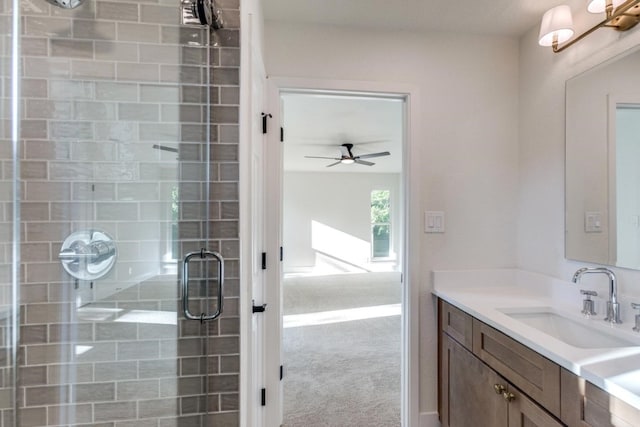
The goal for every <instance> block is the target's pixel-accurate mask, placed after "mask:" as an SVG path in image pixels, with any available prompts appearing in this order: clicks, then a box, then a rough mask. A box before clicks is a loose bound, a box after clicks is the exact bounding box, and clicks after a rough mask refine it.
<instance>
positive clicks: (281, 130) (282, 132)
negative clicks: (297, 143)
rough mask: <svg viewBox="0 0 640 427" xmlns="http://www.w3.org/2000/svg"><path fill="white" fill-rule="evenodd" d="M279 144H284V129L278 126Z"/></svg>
mask: <svg viewBox="0 0 640 427" xmlns="http://www.w3.org/2000/svg"><path fill="white" fill-rule="evenodd" d="M280 142H284V128H283V127H282V126H280Z"/></svg>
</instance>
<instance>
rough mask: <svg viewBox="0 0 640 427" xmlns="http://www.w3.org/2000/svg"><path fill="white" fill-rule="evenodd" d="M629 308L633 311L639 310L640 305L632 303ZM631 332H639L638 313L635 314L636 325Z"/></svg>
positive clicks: (639, 318) (639, 320) (639, 316)
mask: <svg viewBox="0 0 640 427" xmlns="http://www.w3.org/2000/svg"><path fill="white" fill-rule="evenodd" d="M631 308H633V309H634V310H640V304H637V303H635V302H632V303H631ZM633 330H634V331H635V332H640V312H639V313H638V314H636V325H635V326H634V327H633Z"/></svg>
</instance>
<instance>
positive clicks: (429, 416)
mask: <svg viewBox="0 0 640 427" xmlns="http://www.w3.org/2000/svg"><path fill="white" fill-rule="evenodd" d="M420 427H440V420H439V419H438V413H437V412H421V413H420Z"/></svg>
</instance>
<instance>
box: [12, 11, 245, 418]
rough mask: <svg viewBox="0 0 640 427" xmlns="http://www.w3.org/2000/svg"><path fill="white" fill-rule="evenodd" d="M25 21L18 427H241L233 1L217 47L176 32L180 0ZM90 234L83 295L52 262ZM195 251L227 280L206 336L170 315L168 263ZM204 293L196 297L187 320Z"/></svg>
mask: <svg viewBox="0 0 640 427" xmlns="http://www.w3.org/2000/svg"><path fill="white" fill-rule="evenodd" d="M0 1H2V0H0ZM21 4H22V10H21V13H22V24H23V36H22V38H21V42H22V73H23V80H22V109H23V121H22V143H21V153H22V162H21V174H22V175H21V176H22V203H21V209H22V219H21V221H22V224H21V227H22V239H23V246H22V284H21V311H22V319H21V332H22V334H21V345H20V360H19V376H18V378H19V384H18V390H17V398H18V415H17V416H18V418H19V420H20V423H21V424H20V425H21V426H23V427H26V426H44V425H47V426H60V425H65V426H66V425H92V426H102V425H104V426H110V427H125V426H137V427H140V426H142V427H145V426H153V427H161V426H167V427H169V426H171V427H176V426H181V427H187V426H203V425H216V426H236V425H238V424H239V398H238V390H239V370H240V366H239V365H240V363H239V360H240V358H239V317H238V316H239V312H238V307H239V303H238V298H239V279H238V277H239V241H238V218H239V210H238V170H239V167H238V161H239V159H238V144H239V125H238V120H239V65H240V44H239V40H240V39H239V31H240V28H239V21H240V20H239V1H238V0H223V1H219V2H218V6H219V7H221V8H222V12H223V16H224V18H225V21H226V23H227V26H226V28H225V29H223V30H220V31H218V32H212V33H211V34H210V35H209V34H208V33H207V31H204V30H202V29H199V28H196V27H184V26H181V25H179V10H180V4H179V1H178V0H175V1H169V0H139V1H136V0H126V1H93V0H87V1H86V2H85V3H84V4H83V5H82V6H80V7H79V8H77V9H73V10H63V9H60V8H57V7H54V6H52V5H49V4H48V3H47V2H46V1H45V0H32V1H28V2H21ZM0 13H4V14H5V15H6V14H7V13H8V12H7V10H4V9H3V10H1V11H0ZM3 22H4V21H3ZM207 37H210V40H208V39H207ZM208 82H211V86H210V87H209V86H208V85H207V83H208ZM3 83H4V84H6V79H5V81H4V82H3ZM3 102H4V100H3ZM3 118H5V117H3ZM208 123H210V126H207V124H208ZM2 135H3V138H4V137H5V136H4V135H6V131H4V130H3V132H2ZM154 146H156V147H155V148H154ZM6 163H7V162H6V161H5V160H4V157H3V161H2V162H1V163H0V166H1V167H2V169H3V170H2V172H3V176H6V173H4V169H6V168H7V165H6ZM2 211H3V212H4V215H6V211H7V208H6V206H5V207H4V209H3V210H2ZM86 228H96V229H101V230H104V231H106V232H107V233H108V234H110V235H111V236H112V237H113V238H114V240H115V241H116V244H117V247H118V261H117V263H116V266H115V268H114V270H112V271H111V272H110V273H109V274H108V275H107V276H106V277H104V278H102V279H98V280H95V281H94V282H93V283H92V282H89V281H76V280H74V279H73V278H72V277H71V276H69V275H68V274H67V273H66V272H64V271H63V269H62V266H61V263H60V262H59V260H58V253H59V251H60V247H61V244H62V242H63V240H64V239H65V238H66V237H67V236H68V235H69V234H70V233H71V232H72V231H76V230H82V229H86ZM159 236H160V237H159ZM175 236H179V238H180V240H179V241H175ZM203 246H207V247H208V248H209V249H212V250H217V251H220V252H221V253H222V254H223V256H225V259H226V261H227V263H226V272H227V275H226V277H227V279H226V283H225V297H226V300H225V314H224V315H223V317H221V318H220V319H219V320H217V321H215V322H211V323H208V324H203V325H201V324H200V323H199V322H194V321H188V320H185V319H184V318H183V317H182V316H181V315H180V312H179V310H180V307H181V306H180V301H179V298H180V292H179V289H178V283H177V277H176V270H177V261H176V259H179V258H181V257H182V255H184V254H185V253H187V252H189V251H194V250H199V249H200V248H201V247H203ZM167 254H169V255H167ZM209 268H214V267H213V265H211V266H209ZM204 269H205V268H204V267H202V268H197V269H196V272H197V273H199V274H203V270H204ZM196 278H197V277H196ZM211 282H212V281H211V280H210V281H202V285H201V286H200V287H199V286H198V283H199V282H198V281H196V280H194V281H192V289H191V290H192V292H193V308H194V310H195V309H196V308H198V309H199V308H202V307H203V306H206V305H207V304H205V303H204V302H203V301H204V300H205V298H204V297H205V296H206V295H205V294H206V292H212V290H211V287H212V285H213V284H212V283H211ZM214 304H215V302H214ZM205 308H206V309H208V310H210V309H211V305H210V304H209V306H208V307H205ZM176 313H178V315H176ZM6 375H7V372H4V370H3V369H2V368H0V380H2V378H4V376H6ZM3 392H4V389H3V388H2V387H1V386H0V393H3ZM0 401H3V400H0ZM2 409H3V408H0V410H2ZM4 412H5V413H6V414H9V411H8V410H6V409H5V410H4ZM3 418H4V419H5V424H4V425H10V424H9V421H7V420H9V419H10V417H9V415H5V416H3Z"/></svg>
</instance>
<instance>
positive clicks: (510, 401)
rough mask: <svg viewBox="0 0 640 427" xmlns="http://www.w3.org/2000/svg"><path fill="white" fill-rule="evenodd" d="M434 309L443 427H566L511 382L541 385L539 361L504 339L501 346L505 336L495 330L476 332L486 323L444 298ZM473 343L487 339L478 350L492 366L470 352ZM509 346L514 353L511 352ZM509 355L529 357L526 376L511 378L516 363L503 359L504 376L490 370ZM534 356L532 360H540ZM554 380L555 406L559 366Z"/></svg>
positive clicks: (439, 402)
mask: <svg viewBox="0 0 640 427" xmlns="http://www.w3.org/2000/svg"><path fill="white" fill-rule="evenodd" d="M438 309H439V321H438V323H439V330H440V338H439V340H438V343H439V344H438V345H439V357H438V369H439V375H438V382H439V393H438V408H439V412H440V422H441V424H442V426H443V427H484V426H486V427H503V426H504V427H561V426H563V425H564V424H562V423H561V422H560V421H559V420H557V419H556V418H555V417H554V416H553V415H551V414H550V413H548V412H547V411H546V410H545V409H543V408H542V407H541V406H540V405H538V404H537V403H536V402H534V401H533V400H532V399H531V398H530V397H529V396H527V395H526V394H525V393H523V392H522V391H521V390H520V389H519V388H518V387H516V386H515V385H514V381H513V380H514V379H515V381H517V382H518V383H522V384H525V385H526V384H530V383H531V381H534V382H536V383H539V382H540V381H539V378H542V377H544V375H543V374H540V373H539V372H538V368H537V367H538V366H539V365H541V363H540V361H539V360H537V358H536V357H532V358H531V357H530V356H531V355H530V354H528V353H526V352H522V349H520V348H517V346H516V347H514V346H512V345H511V344H512V343H509V342H508V341H507V342H505V341H504V340H503V339H502V337H504V338H508V337H506V336H505V335H503V334H501V335H502V337H499V336H497V335H495V333H498V334H500V332H498V331H495V330H493V329H491V328H489V329H485V328H480V329H478V328H479V327H480V326H482V325H484V324H482V323H481V322H480V323H476V322H477V320H475V319H473V317H471V316H470V315H468V314H467V313H464V312H463V311H461V310H459V309H457V308H455V307H452V306H451V305H450V304H448V303H446V302H444V301H442V300H439V301H438ZM452 319H453V320H452ZM469 325H471V326H469ZM484 326H486V325H484ZM494 332H495V333H494ZM487 336H490V337H491V339H489V338H487ZM476 339H483V340H484V341H485V344H484V345H481V346H480V347H479V349H480V350H481V351H484V352H486V353H487V354H485V355H484V356H483V357H484V358H485V359H487V360H490V362H487V361H486V360H483V359H482V357H478V355H477V354H474V353H472V352H473V351H474V349H476V347H477V346H476V342H475V340H476ZM509 339H510V338H509ZM513 348H516V349H515V350H513ZM525 348H526V347H525ZM510 349H511V350H510ZM528 350H529V349H528ZM513 351H515V352H516V354H519V355H520V356H519V357H521V358H523V359H524V360H528V359H533V361H532V362H529V361H526V362H521V364H522V365H523V366H526V367H525V368H524V369H525V371H526V372H525V373H524V375H521V374H519V373H518V374H517V375H514V373H516V372H517V371H516V369H517V368H518V367H520V365H519V364H515V365H513V364H511V363H508V362H506V361H504V360H502V361H501V363H502V365H504V366H506V367H508V368H509V369H506V370H505V372H506V373H505V374H504V376H503V375H501V374H502V372H499V371H498V369H501V368H502V367H500V366H498V369H494V368H493V366H491V365H492V363H493V364H494V365H499V364H498V363H496V361H500V360H501V358H500V355H503V356H505V357H507V356H508V357H512V356H513ZM529 351H531V350H529ZM533 353H534V356H537V357H541V356H539V355H537V353H535V352H533ZM489 356H490V357H489ZM494 359H495V360H494ZM545 360H546V359H545ZM542 365H544V363H542ZM532 366H534V367H532ZM555 366H556V367H557V365H555ZM496 371H498V372H496ZM523 378H524V379H525V381H523ZM557 379H558V382H557V384H556V387H555V390H554V391H553V393H556V392H557V394H555V395H556V397H557V400H558V402H557V407H558V408H559V401H560V395H559V387H560V378H559V367H558V378H557ZM558 413H559V410H558Z"/></svg>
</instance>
